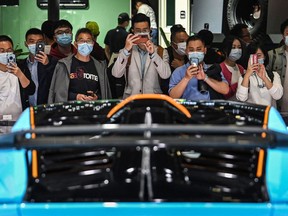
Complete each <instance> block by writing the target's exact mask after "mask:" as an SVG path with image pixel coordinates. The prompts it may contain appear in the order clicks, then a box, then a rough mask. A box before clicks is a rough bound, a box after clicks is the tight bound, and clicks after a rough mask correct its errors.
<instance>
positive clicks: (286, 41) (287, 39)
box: [285, 36, 288, 46]
mask: <svg viewBox="0 0 288 216" xmlns="http://www.w3.org/2000/svg"><path fill="white" fill-rule="evenodd" d="M285 45H286V46H288V36H285Z"/></svg>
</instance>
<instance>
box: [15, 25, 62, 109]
mask: <svg viewBox="0 0 288 216" xmlns="http://www.w3.org/2000/svg"><path fill="white" fill-rule="evenodd" d="M43 42H44V35H43V32H42V31H41V30H40V29H38V28H31V29H29V30H28V31H27V32H26V34H25V46H26V47H27V48H28V50H29V56H28V57H27V58H26V59H23V60H20V61H19V62H18V66H19V68H21V70H22V71H23V72H24V73H25V74H29V75H30V76H31V77H32V80H33V82H34V83H35V86H36V89H35V93H34V94H33V95H30V96H29V98H28V99H29V100H28V102H29V105H30V106H36V105H40V104H46V103H47V101H48V93H49V87H50V83H51V79H52V76H53V72H54V69H55V66H56V64H57V59H56V58H54V57H52V56H51V55H46V54H45V52H42V51H37V53H36V45H37V44H40V45H43Z"/></svg>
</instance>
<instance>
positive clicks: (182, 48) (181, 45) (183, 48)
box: [173, 42, 186, 56]
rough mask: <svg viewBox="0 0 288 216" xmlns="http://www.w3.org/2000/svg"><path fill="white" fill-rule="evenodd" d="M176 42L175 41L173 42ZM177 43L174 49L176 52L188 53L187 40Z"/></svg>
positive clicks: (182, 54)
mask: <svg viewBox="0 0 288 216" xmlns="http://www.w3.org/2000/svg"><path fill="white" fill-rule="evenodd" d="M173 43H174V42H173ZM175 44H176V45H177V47H178V48H177V49H174V50H175V52H176V53H178V54H179V55H181V56H184V55H186V52H185V51H186V42H181V43H175Z"/></svg>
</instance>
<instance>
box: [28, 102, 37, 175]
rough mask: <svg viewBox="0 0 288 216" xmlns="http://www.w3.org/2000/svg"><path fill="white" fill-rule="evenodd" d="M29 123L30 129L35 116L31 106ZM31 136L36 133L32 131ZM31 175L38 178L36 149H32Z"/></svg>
mask: <svg viewBox="0 0 288 216" xmlns="http://www.w3.org/2000/svg"><path fill="white" fill-rule="evenodd" d="M30 125H31V129H32V130H34V129H35V118H34V109H33V107H30ZM31 138H32V139H35V138H36V134H35V133H32V134H31ZM32 177H33V178H38V161H37V151H36V150H32Z"/></svg>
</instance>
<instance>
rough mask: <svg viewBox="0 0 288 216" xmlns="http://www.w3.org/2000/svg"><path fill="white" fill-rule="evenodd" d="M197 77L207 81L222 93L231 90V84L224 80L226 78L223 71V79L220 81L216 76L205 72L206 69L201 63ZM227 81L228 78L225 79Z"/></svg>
mask: <svg viewBox="0 0 288 216" xmlns="http://www.w3.org/2000/svg"><path fill="white" fill-rule="evenodd" d="M196 78H197V79H198V80H203V81H204V82H206V83H207V84H208V85H209V86H210V87H211V88H212V89H214V90H215V91H216V92H218V93H220V94H223V95H225V94H227V93H228V92H229V85H228V83H227V82H224V81H223V80H225V78H224V76H223V74H222V73H221V78H222V80H221V81H218V80H216V79H214V78H211V77H209V76H208V75H207V74H205V72H204V70H203V66H202V65H199V71H198V74H197V76H196ZM225 81H226V80H225Z"/></svg>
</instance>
